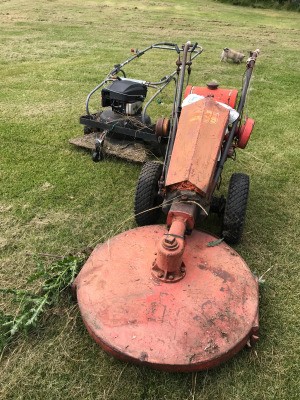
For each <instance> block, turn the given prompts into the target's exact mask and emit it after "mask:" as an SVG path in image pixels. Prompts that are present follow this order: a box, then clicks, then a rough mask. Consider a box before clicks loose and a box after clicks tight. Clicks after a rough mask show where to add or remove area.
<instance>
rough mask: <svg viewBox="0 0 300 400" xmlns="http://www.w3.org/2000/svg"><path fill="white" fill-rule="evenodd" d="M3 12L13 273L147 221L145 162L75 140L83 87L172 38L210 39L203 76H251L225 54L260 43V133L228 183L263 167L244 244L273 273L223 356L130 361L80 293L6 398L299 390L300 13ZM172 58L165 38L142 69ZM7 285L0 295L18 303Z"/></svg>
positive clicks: (40, 332) (239, 397)
mask: <svg viewBox="0 0 300 400" xmlns="http://www.w3.org/2000/svg"><path fill="white" fill-rule="evenodd" d="M0 23H1V29H0V68H1V89H0V107H1V115H0V118H1V129H0V137H1V140H0V178H1V185H0V254H1V255H0V265H1V269H0V274H1V277H0V279H1V287H5V288H24V287H27V286H26V280H27V278H28V276H29V275H30V274H31V273H32V272H33V270H34V267H35V257H34V255H36V254H39V253H50V254H67V253H70V252H73V253H74V252H77V251H80V250H82V249H83V248H85V247H87V246H94V245H95V244H96V243H98V242H99V241H103V240H104V239H105V238H107V237H109V236H113V235H114V234H115V232H117V231H118V229H119V230H121V231H123V230H125V229H129V228H131V227H134V226H135V224H134V221H133V220H132V219H130V217H131V216H132V215H133V197H134V191H135V185H136V181H137V178H138V175H139V171H140V166H139V165H135V164H130V163H126V162H123V161H120V160H115V159H107V160H105V161H103V162H102V163H98V164H95V163H93V162H92V161H91V158H90V155H89V154H88V153H86V152H84V151H79V150H77V149H75V148H74V147H72V146H71V145H69V143H68V139H70V138H72V137H75V136H79V135H81V133H82V127H80V126H79V124H78V118H79V116H80V115H82V114H83V113H84V112H85V110H84V102H85V97H86V95H87V93H88V92H89V91H90V90H91V89H92V88H93V87H94V86H96V84H97V83H99V82H100V81H101V80H102V78H103V77H104V76H105V74H106V73H107V72H108V70H109V69H110V68H111V67H112V66H113V64H115V63H118V62H120V61H123V60H124V59H125V58H127V57H128V56H129V55H130V48H132V47H134V48H144V47H146V46H148V45H149V44H151V43H155V42H159V41H171V42H175V43H179V44H181V43H184V42H185V41H187V40H191V41H198V42H199V43H200V44H201V45H202V46H203V47H204V49H205V51H204V53H203V54H202V55H201V56H200V57H199V58H198V59H197V61H196V62H195V63H194V65H193V72H192V76H191V83H192V84H196V85H204V84H205V83H206V82H207V81H209V80H212V79H216V80H218V81H219V82H220V84H221V85H222V86H223V87H226V86H228V87H232V88H234V87H237V88H240V87H241V78H242V74H243V72H244V65H233V64H230V63H227V64H225V63H222V64H221V63H220V53H221V50H222V48H223V47H225V46H228V47H232V48H235V49H237V50H242V51H244V52H247V51H249V50H254V49H256V48H260V49H261V54H260V56H259V58H258V61H257V65H256V68H255V72H254V76H253V80H252V83H251V90H250V92H249V98H248V102H247V112H248V113H249V116H250V117H252V118H254V119H255V120H256V127H255V132H254V133H253V135H252V138H251V142H250V144H249V145H248V147H247V148H246V149H245V150H244V151H239V152H238V157H237V161H236V162H232V161H229V162H228V163H227V164H226V168H225V171H224V174H223V186H222V192H224V193H226V188H227V184H228V180H229V177H230V174H231V173H232V172H234V171H236V172H245V173H248V174H249V175H250V176H251V195H250V200H249V208H248V214H247V222H246V227H245V234H244V240H243V242H242V244H241V245H239V246H238V247H237V251H238V252H239V253H240V254H241V255H242V256H243V257H244V258H245V259H246V261H247V262H248V264H249V266H250V268H251V270H252V271H253V272H255V273H256V274H257V275H258V276H262V275H263V274H265V275H264V277H263V278H264V279H265V283H264V284H263V285H262V286H261V290H260V293H261V298H260V327H261V337H260V341H259V343H258V344H257V346H256V347H255V349H253V350H252V351H242V352H241V353H239V354H238V355H237V356H236V357H234V358H233V359H232V360H231V361H229V362H227V363H226V364H224V365H222V366H220V367H218V368H216V369H214V370H211V371H207V372H199V373H197V374H179V373H176V374H174V373H173V374H171V373H165V372H158V371H153V370H150V369H148V368H141V367H138V366H134V365H131V364H126V363H123V362H119V361H117V360H115V359H113V358H112V357H110V356H108V355H106V354H105V353H104V352H103V351H102V350H101V349H100V348H98V346H97V345H96V344H95V343H94V342H93V341H92V340H91V339H90V337H89V335H88V334H87V332H86V330H85V328H84V327H83V324H82V322H81V318H80V316H79V312H78V310H77V307H76V304H74V303H72V302H71V300H68V299H67V298H66V299H65V300H64V301H62V302H61V303H60V304H57V307H55V308H52V309H51V310H50V312H49V314H48V315H47V316H46V318H44V319H43V320H42V321H41V324H40V325H39V326H38V327H37V329H36V330H35V331H33V332H32V333H31V334H30V335H28V337H21V338H19V339H18V340H17V341H16V342H15V343H13V345H12V346H11V347H10V349H9V350H8V351H7V352H6V353H5V354H2V357H1V374H0V379H1V385H0V386H1V389H0V393H1V394H0V397H1V398H3V399H31V400H33V399H103V400H104V399H107V400H108V399H118V400H125V399H131V400H137V399H139V400H154V399H168V400H171V399H174V400H175V399H199V400H200V399H201V400H202V399H207V400H211V399H219V400H221V399H224V400H225V399H226V400H229V399H230V400H246V399H251V400H253V399H257V400H260V399H270V400H271V399H287V400H293V399H295V400H296V399H299V398H300V373H299V362H300V346H299V343H300V339H299V332H300V324H299V318H300V316H299V308H300V306H299V294H300V290H299V287H300V282H299V247H300V246H299V236H300V232H299V223H300V219H299V200H300V196H299V167H300V165H299V153H300V151H299V134H300V132H299V119H300V115H299V92H300V74H299V71H300V61H299V48H300V18H299V14H298V13H291V12H280V11H276V10H260V9H251V8H239V7H235V6H229V5H224V4H221V3H217V2H213V1H204V0H189V1H185V0H177V1H176V0H166V1H162V2H161V1H151V0H144V1H137V0H133V1H122V0H120V1H103V2H102V1H85V2H82V1H80V0H68V1H62V0H53V1H50V0H49V1H33V0H26V1H25V0H8V1H1V2H0ZM147 60H148V59H147ZM174 62H175V57H173V55H172V54H171V55H167V56H166V58H164V55H163V53H159V54H157V53H155V55H154V58H153V60H152V61H151V62H150V60H148V62H146V59H144V60H143V59H140V60H139V61H138V62H137V64H136V66H135V67H133V68H132V71H133V74H132V75H133V76H135V77H141V78H142V77H144V78H146V79H147V77H149V79H151V78H152V77H153V76H154V77H158V78H161V77H162V76H164V75H165V74H166V73H168V72H169V71H173V70H174V69H175V64H174ZM171 101H172V98H171V96H168V95H164V96H162V103H163V104H161V105H158V104H157V105H156V107H155V108H154V110H152V112H153V114H152V117H153V118H154V119H156V118H157V117H160V116H162V115H168V114H166V110H168V107H167V106H168V105H169V104H170V103H171ZM96 103H97V102H95V103H94V104H95V105H96ZM125 220H126V222H124V223H123V224H122V221H125ZM8 300H9V299H8V298H7V297H1V307H2V309H3V310H4V311H5V312H8V311H11V305H10V303H9V301H8Z"/></svg>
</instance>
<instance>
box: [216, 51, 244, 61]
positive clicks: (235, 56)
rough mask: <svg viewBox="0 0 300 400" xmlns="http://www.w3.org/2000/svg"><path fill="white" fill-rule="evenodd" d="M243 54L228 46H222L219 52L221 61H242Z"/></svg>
mask: <svg viewBox="0 0 300 400" xmlns="http://www.w3.org/2000/svg"><path fill="white" fill-rule="evenodd" d="M244 57H245V55H244V54H243V53H239V52H238V51H235V50H232V49H229V48H228V47H224V49H223V51H222V54H221V61H227V60H232V61H233V62H234V63H238V64H239V63H240V62H242V61H243V58H244Z"/></svg>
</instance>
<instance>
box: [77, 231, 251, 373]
mask: <svg viewBox="0 0 300 400" xmlns="http://www.w3.org/2000/svg"><path fill="white" fill-rule="evenodd" d="M165 233H166V228H165V227H164V226H161V225H152V226H145V227H140V228H135V229H132V230H129V231H127V232H123V233H121V234H119V235H118V236H116V237H114V238H112V239H110V240H108V241H107V242H106V243H104V244H100V245H98V246H97V247H96V248H95V250H94V251H93V253H92V254H91V256H90V258H89V259H88V261H87V262H86V264H85V265H84V267H83V269H82V270H81V272H80V274H79V275H78V277H77V278H76V280H75V282H74V286H75V289H76V291H77V299H78V304H79V307H80V311H81V314H82V318H83V321H84V324H85V326H86V328H87V330H88V331H89V333H90V335H91V336H92V337H93V339H94V340H95V341H96V342H97V343H98V344H99V345H100V346H101V347H102V348H103V349H104V350H105V351H106V352H108V353H109V354H111V355H113V356H115V357H117V358H119V359H121V360H125V361H130V362H135V363H138V364H145V365H148V366H151V367H153V368H157V369H163V370H167V371H184V372H189V371H198V370H204V369H208V368H211V367H214V366H217V365H219V364H220V363H222V362H224V361H226V360H227V359H229V358H231V357H232V356H233V355H234V354H236V353H237V352H238V351H239V350H241V349H242V348H243V347H244V346H245V345H246V343H247V342H248V341H249V340H250V342H251V341H255V340H256V339H257V330H258V284H257V280H256V278H255V277H254V276H253V275H252V273H251V272H250V270H249V268H248V267H247V265H246V263H245V261H244V260H243V259H242V258H241V257H240V256H239V255H238V254H237V253H236V252H235V251H234V250H233V249H232V248H231V247H229V246H228V245H227V244H225V243H224V242H222V243H220V244H218V245H216V246H213V247H210V245H211V242H213V241H215V240H216V239H215V237H213V236H211V235H209V234H207V233H203V232H199V231H193V233H192V235H190V236H187V237H186V239H185V250H184V253H183V256H182V261H183V264H182V265H184V274H183V275H182V279H180V280H178V281H174V282H173V283H172V282H171V283H170V282H163V281H162V280H159V279H158V278H157V277H156V276H155V274H153V263H154V261H155V259H156V257H157V247H158V244H159V242H160V240H161V237H162V236H163V235H164V234H165Z"/></svg>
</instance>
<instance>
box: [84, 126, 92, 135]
mask: <svg viewBox="0 0 300 400" xmlns="http://www.w3.org/2000/svg"><path fill="white" fill-rule="evenodd" d="M92 132H93V129H92V128H91V127H90V126H87V125H84V126H83V134H84V135H89V134H90V133H92Z"/></svg>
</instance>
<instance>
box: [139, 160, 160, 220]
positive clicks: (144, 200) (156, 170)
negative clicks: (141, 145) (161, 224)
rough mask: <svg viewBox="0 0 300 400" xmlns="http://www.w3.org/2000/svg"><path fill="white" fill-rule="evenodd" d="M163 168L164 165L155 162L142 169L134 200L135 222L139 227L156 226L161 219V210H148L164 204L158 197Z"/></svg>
mask: <svg viewBox="0 0 300 400" xmlns="http://www.w3.org/2000/svg"><path fill="white" fill-rule="evenodd" d="M162 168H163V165H162V164H159V163H157V162H153V161H148V162H146V163H145V164H144V165H143V167H142V170H141V173H140V176H139V180H138V183H137V187H136V192H135V200H134V214H135V221H136V223H137V224H138V226H144V225H152V224H155V223H156V222H157V220H158V218H159V214H160V211H161V209H160V208H156V209H154V210H150V211H147V210H149V209H151V208H153V207H155V206H158V205H160V204H161V203H162V198H161V197H160V196H159V195H158V189H159V188H158V181H159V178H160V177H161V173H162ZM145 211H147V212H145Z"/></svg>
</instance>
